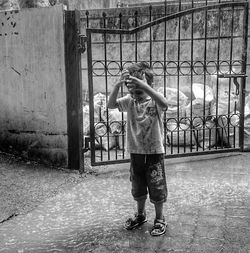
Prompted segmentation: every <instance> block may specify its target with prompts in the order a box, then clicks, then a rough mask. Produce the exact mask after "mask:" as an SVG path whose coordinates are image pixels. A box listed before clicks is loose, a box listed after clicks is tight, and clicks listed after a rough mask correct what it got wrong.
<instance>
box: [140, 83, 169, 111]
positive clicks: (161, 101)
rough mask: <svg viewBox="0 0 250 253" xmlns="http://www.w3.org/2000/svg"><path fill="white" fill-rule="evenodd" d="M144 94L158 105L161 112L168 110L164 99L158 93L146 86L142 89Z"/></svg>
mask: <svg viewBox="0 0 250 253" xmlns="http://www.w3.org/2000/svg"><path fill="white" fill-rule="evenodd" d="M144 90H145V92H146V93H147V94H148V95H149V96H150V97H151V98H152V99H153V100H154V101H155V103H156V104H157V105H159V106H160V107H161V108H162V109H163V110H167V109H168V103H167V100H166V98H165V97H164V96H163V95H161V94H160V93H159V92H157V91H156V90H154V89H153V88H152V87H151V86H149V85H146V86H145V88H144Z"/></svg>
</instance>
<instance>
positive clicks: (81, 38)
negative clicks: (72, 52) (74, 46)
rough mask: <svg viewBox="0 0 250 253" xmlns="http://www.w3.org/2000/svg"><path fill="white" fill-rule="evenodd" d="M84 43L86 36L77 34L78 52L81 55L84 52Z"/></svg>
mask: <svg viewBox="0 0 250 253" xmlns="http://www.w3.org/2000/svg"><path fill="white" fill-rule="evenodd" d="M86 42H87V36H86V35H82V34H79V35H78V50H79V52H80V53H81V54H83V53H84V52H85V51H86Z"/></svg>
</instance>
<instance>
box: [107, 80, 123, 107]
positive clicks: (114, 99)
mask: <svg viewBox="0 0 250 253" xmlns="http://www.w3.org/2000/svg"><path fill="white" fill-rule="evenodd" d="M121 85H122V82H118V83H117V84H116V85H115V87H114V89H113V90H112V92H111V94H110V96H109V101H108V104H107V107H108V108H109V109H115V108H117V107H118V103H117V96H118V93H119V89H120V87H121Z"/></svg>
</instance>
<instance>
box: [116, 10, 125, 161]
mask: <svg viewBox="0 0 250 253" xmlns="http://www.w3.org/2000/svg"><path fill="white" fill-rule="evenodd" d="M119 28H120V29H122V13H120V14H119ZM122 70H123V55H122V34H121V33H120V71H121V72H122ZM121 95H122V96H123V86H122V87H121ZM121 124H122V127H121V128H122V131H121V134H122V158H123V159H124V157H125V145H124V137H125V136H124V133H125V131H124V130H125V129H124V114H123V112H122V122H121ZM118 138H119V137H118Z"/></svg>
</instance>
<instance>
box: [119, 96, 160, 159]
mask: <svg viewBox="0 0 250 253" xmlns="http://www.w3.org/2000/svg"><path fill="white" fill-rule="evenodd" d="M117 102H118V109H119V110H120V111H123V112H127V152H128V153H134V154H162V153H164V147H163V133H162V129H163V127H162V117H161V116H162V112H163V110H162V108H160V107H159V106H158V105H156V103H155V101H153V100H152V98H151V97H147V98H146V99H144V100H143V101H142V102H140V103H139V102H138V101H136V100H135V99H133V98H132V97H131V96H130V95H129V94H128V95H127V96H124V97H122V98H119V99H118V100H117Z"/></svg>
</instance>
